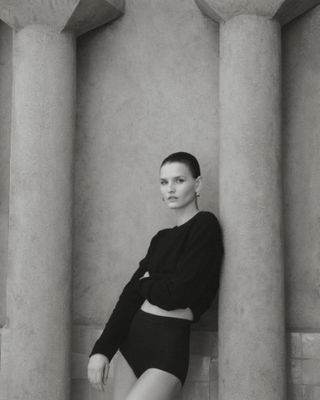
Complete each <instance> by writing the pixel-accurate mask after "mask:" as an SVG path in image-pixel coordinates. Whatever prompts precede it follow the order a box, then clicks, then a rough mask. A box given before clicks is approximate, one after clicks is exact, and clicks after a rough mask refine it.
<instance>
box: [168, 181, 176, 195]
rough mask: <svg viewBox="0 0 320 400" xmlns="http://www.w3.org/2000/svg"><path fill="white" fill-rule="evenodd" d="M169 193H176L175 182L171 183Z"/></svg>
mask: <svg viewBox="0 0 320 400" xmlns="http://www.w3.org/2000/svg"><path fill="white" fill-rule="evenodd" d="M168 190H169V193H174V192H175V191H176V188H175V185H174V183H173V182H171V183H169V187H168Z"/></svg>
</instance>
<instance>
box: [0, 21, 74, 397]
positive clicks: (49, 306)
mask: <svg viewBox="0 0 320 400" xmlns="http://www.w3.org/2000/svg"><path fill="white" fill-rule="evenodd" d="M75 72H76V71H75V39H74V37H73V35H72V34H68V33H57V32H55V31H54V30H53V29H52V28H49V27H45V26H41V25H33V26H28V27H26V28H24V29H22V30H21V31H19V32H18V33H16V35H15V38H14V87H13V117H12V118H13V123H12V139H11V165H10V217H9V218H10V223H9V232H10V233H9V268H8V283H7V285H8V286H7V308H8V328H7V332H6V335H7V339H6V342H7V346H5V349H4V360H3V362H2V366H3V368H4V370H5V372H6V373H5V390H6V395H5V396H4V398H5V399H10V400H29V399H30V400H44V399H50V400H67V399H68V400H69V380H70V360H69V359H70V325H71V249H72V243H71V216H72V213H71V206H72V166H73V162H72V154H73V133H74V120H75V118H74V116H75V115H74V114H75V111H74V104H75V76H76V75H75Z"/></svg>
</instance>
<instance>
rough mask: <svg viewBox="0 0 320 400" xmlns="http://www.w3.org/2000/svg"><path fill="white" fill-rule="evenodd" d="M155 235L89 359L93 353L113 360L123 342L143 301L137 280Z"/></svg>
mask: <svg viewBox="0 0 320 400" xmlns="http://www.w3.org/2000/svg"><path fill="white" fill-rule="evenodd" d="M156 236H157V235H155V236H154V237H153V238H152V240H151V243H150V246H149V249H148V252H147V255H146V257H145V258H144V259H143V260H141V261H140V263H139V268H138V269H137V270H136V272H135V273H134V274H133V275H132V277H131V279H130V280H129V282H128V283H127V284H126V285H125V287H124V289H123V291H122V293H121V295H120V297H119V299H118V301H117V303H116V305H115V308H114V309H113V311H112V314H111V316H110V318H109V320H108V322H107V323H106V325H105V327H104V330H103V332H102V334H101V336H100V337H99V339H98V340H97V341H96V343H95V345H94V347H93V349H92V351H91V353H90V355H89V357H91V355H93V354H95V353H100V354H104V355H105V356H106V357H107V358H108V359H109V361H111V359H112V358H113V356H114V354H115V353H116V351H117V350H118V348H119V346H120V344H121V343H122V341H123V340H124V338H125V336H126V334H127V332H128V329H129V327H130V324H131V321H132V319H133V317H134V315H135V313H136V312H137V310H138V309H139V308H140V306H141V304H142V303H143V301H144V298H143V297H142V296H141V294H140V293H139V291H138V283H139V278H141V277H142V276H143V275H144V273H145V272H146V271H147V270H148V267H147V265H148V256H149V253H150V250H151V247H152V246H153V244H154V241H155V238H156Z"/></svg>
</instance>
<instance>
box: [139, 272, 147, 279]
mask: <svg viewBox="0 0 320 400" xmlns="http://www.w3.org/2000/svg"><path fill="white" fill-rule="evenodd" d="M149 276H150V274H149V272H148V271H146V272H145V273H144V275H143V276H141V278H139V279H142V278H148V277H149Z"/></svg>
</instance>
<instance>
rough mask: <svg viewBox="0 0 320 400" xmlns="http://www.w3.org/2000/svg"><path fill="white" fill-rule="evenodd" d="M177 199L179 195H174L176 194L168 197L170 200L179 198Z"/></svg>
mask: <svg viewBox="0 0 320 400" xmlns="http://www.w3.org/2000/svg"><path fill="white" fill-rule="evenodd" d="M177 199H178V197H174V196H170V197H168V200H177Z"/></svg>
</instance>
